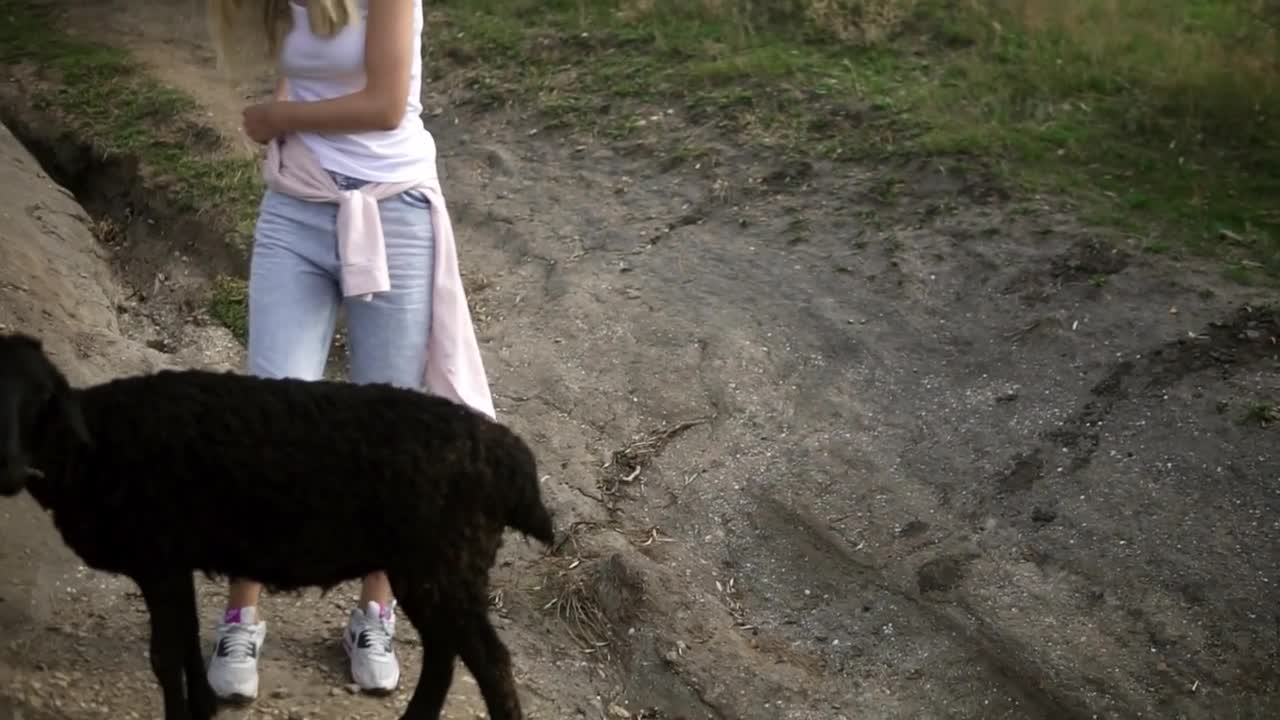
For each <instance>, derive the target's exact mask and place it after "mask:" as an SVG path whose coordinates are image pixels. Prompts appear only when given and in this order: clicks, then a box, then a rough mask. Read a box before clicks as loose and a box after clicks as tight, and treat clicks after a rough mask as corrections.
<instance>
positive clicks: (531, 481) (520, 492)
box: [506, 433, 555, 545]
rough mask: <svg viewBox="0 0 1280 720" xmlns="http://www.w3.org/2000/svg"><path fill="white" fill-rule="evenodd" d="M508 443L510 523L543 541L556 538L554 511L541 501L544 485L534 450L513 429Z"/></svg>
mask: <svg viewBox="0 0 1280 720" xmlns="http://www.w3.org/2000/svg"><path fill="white" fill-rule="evenodd" d="M510 438H511V440H512V442H511V443H510V445H508V452H509V453H511V455H508V462H510V463H511V464H510V466H509V468H508V482H509V486H508V488H507V493H506V498H507V507H506V511H507V517H506V524H507V527H509V528H511V529H513V530H517V531H519V532H521V533H524V534H525V535H526V536H528V537H531V538H533V539H534V540H538V541H540V542H541V543H543V544H544V545H551V544H552V543H553V542H555V528H554V526H553V523H552V521H551V513H550V511H548V510H547V506H546V505H545V504H543V502H542V485H541V484H540V483H539V482H538V469H537V468H538V463H537V461H536V460H535V458H534V456H533V450H531V449H530V448H529V446H528V445H527V444H525V442H524V440H522V439H520V437H519V436H517V435H515V434H514V433H512V434H511V435H510Z"/></svg>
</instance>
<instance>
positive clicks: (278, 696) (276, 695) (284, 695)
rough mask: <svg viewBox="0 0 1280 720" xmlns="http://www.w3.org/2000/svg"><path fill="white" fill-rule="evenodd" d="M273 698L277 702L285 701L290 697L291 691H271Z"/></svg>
mask: <svg viewBox="0 0 1280 720" xmlns="http://www.w3.org/2000/svg"><path fill="white" fill-rule="evenodd" d="M271 697H273V698H275V699H276V700H283V699H285V698H287V697H289V689H288V688H282V687H278V688H276V689H275V690H272V691H271Z"/></svg>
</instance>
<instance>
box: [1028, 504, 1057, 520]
mask: <svg viewBox="0 0 1280 720" xmlns="http://www.w3.org/2000/svg"><path fill="white" fill-rule="evenodd" d="M1057 519H1058V513H1056V512H1054V511H1053V510H1050V509H1048V508H1042V507H1036V508H1032V509H1031V521H1032V522H1038V523H1051V522H1053V521H1054V520H1057Z"/></svg>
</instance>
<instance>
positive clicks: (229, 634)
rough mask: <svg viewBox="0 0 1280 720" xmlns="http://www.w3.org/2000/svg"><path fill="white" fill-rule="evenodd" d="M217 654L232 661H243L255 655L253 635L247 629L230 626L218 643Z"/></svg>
mask: <svg viewBox="0 0 1280 720" xmlns="http://www.w3.org/2000/svg"><path fill="white" fill-rule="evenodd" d="M218 654H219V655H221V656H223V657H226V658H230V659H232V660H244V659H246V658H249V657H251V656H255V655H257V649H256V648H255V647H254V642H253V633H252V631H250V630H249V629H248V628H243V627H240V626H238V625H232V626H231V627H229V628H227V631H226V634H224V635H223V636H222V639H221V640H219V641H218Z"/></svg>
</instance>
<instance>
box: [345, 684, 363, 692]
mask: <svg viewBox="0 0 1280 720" xmlns="http://www.w3.org/2000/svg"><path fill="white" fill-rule="evenodd" d="M346 691H347V692H349V693H351V694H352V695H359V694H360V686H359V685H357V684H355V683H350V684H348V685H347V686H346Z"/></svg>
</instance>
